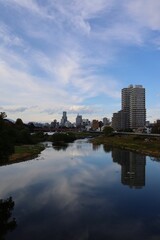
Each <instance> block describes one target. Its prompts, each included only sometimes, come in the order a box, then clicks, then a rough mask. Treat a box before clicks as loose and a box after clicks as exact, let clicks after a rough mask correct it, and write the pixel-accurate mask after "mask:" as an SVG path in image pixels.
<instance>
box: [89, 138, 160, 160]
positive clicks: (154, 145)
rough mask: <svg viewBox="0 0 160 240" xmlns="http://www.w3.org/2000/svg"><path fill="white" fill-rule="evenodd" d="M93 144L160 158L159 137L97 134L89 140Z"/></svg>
mask: <svg viewBox="0 0 160 240" xmlns="http://www.w3.org/2000/svg"><path fill="white" fill-rule="evenodd" d="M91 142H92V143H93V144H97V145H99V144H104V145H106V146H110V147H117V148H121V149H126V150H130V151H136V152H138V153H142V154H144V155H148V156H151V157H156V158H160V138H156V137H145V136H130V135H125V136H124V135H113V136H104V135H102V136H99V137H96V138H94V139H92V140H91Z"/></svg>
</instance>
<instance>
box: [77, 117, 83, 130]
mask: <svg viewBox="0 0 160 240" xmlns="http://www.w3.org/2000/svg"><path fill="white" fill-rule="evenodd" d="M82 123H83V122H82V115H79V114H78V115H77V117H76V127H81V126H82Z"/></svg>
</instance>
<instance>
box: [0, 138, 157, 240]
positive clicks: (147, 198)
mask: <svg viewBox="0 0 160 240" xmlns="http://www.w3.org/2000/svg"><path fill="white" fill-rule="evenodd" d="M10 196H11V197H12V200H13V201H14V204H15V206H14V209H13V210H12V211H11V214H12V216H11V218H10V219H9V220H8V222H9V221H11V220H12V218H13V217H14V218H15V220H16V223H17V227H16V228H15V229H14V230H13V231H12V232H8V233H6V234H5V236H4V238H5V239H7V240H8V239H9V240H10V239H12V240H13V239H15V240H19V239H23V240H32V239H39V240H42V239H47V240H48V239H54V240H63V239H64V240H88V239H89V240H101V239H105V240H107V239H109V240H112V239H113V240H115V239H124V240H126V239H127V240H132V239H137V240H139V239H141V240H142V239H145V240H159V239H160V163H159V162H158V161H153V159H151V158H149V157H145V156H142V155H139V154H136V153H132V152H128V151H122V150H118V149H114V150H112V151H110V149H104V148H103V146H102V145H101V146H99V147H97V146H93V145H92V144H91V143H88V142H87V140H77V141H75V142H74V143H73V144H70V145H69V147H68V148H66V149H54V148H53V147H52V145H51V144H50V143H48V147H47V148H46V149H45V150H44V151H43V152H42V153H41V155H40V156H39V157H38V158H36V159H34V160H30V161H27V162H21V163H16V164H12V165H6V166H1V167H0V199H3V200H5V199H7V198H8V197H10ZM6 232H7V231H6ZM0 239H1V237H0Z"/></svg>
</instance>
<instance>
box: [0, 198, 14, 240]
mask: <svg viewBox="0 0 160 240" xmlns="http://www.w3.org/2000/svg"><path fill="white" fill-rule="evenodd" d="M13 209H14V201H13V200H12V197H9V198H8V199H0V239H3V240H4V239H5V235H6V234H7V233H8V232H11V231H13V230H14V229H15V228H16V227H17V223H16V219H15V218H12V211H13Z"/></svg>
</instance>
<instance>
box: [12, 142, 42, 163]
mask: <svg viewBox="0 0 160 240" xmlns="http://www.w3.org/2000/svg"><path fill="white" fill-rule="evenodd" d="M44 149H45V147H44V145H43V144H35V145H21V146H15V153H14V154H12V155H10V157H9V160H8V163H14V162H19V161H25V160H28V159H33V158H35V157H37V156H38V154H39V153H41V152H42V151H43V150H44Z"/></svg>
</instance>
